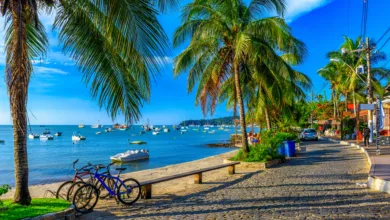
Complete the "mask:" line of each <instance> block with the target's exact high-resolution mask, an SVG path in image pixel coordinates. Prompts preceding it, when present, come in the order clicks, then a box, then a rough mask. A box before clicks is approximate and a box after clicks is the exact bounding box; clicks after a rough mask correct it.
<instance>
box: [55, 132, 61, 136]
mask: <svg viewBox="0 0 390 220" xmlns="http://www.w3.org/2000/svg"><path fill="white" fill-rule="evenodd" d="M54 135H55V136H62V132H56V133H55V134H54Z"/></svg>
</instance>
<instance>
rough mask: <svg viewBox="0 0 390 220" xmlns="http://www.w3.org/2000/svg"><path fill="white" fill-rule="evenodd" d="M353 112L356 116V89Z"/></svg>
mask: <svg viewBox="0 0 390 220" xmlns="http://www.w3.org/2000/svg"><path fill="white" fill-rule="evenodd" d="M353 114H354V115H355V117H356V95H355V91H353Z"/></svg>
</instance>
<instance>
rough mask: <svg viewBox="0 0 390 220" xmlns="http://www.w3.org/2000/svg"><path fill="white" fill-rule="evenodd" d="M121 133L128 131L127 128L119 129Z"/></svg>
mask: <svg viewBox="0 0 390 220" xmlns="http://www.w3.org/2000/svg"><path fill="white" fill-rule="evenodd" d="M119 130H120V131H127V128H119Z"/></svg>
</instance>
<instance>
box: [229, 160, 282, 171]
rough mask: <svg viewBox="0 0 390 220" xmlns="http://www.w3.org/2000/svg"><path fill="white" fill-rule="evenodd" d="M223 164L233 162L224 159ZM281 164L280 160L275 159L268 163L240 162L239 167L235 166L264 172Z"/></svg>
mask: <svg viewBox="0 0 390 220" xmlns="http://www.w3.org/2000/svg"><path fill="white" fill-rule="evenodd" d="M223 162H224V163H231V162H234V161H232V160H228V159H225V160H224V161H223ZM280 163H282V161H281V160H280V159H276V160H271V161H268V162H241V161H240V164H239V165H236V166H238V167H240V168H242V169H245V168H246V169H260V170H265V169H268V168H270V167H273V166H275V165H277V164H280Z"/></svg>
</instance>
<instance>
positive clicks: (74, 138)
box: [72, 132, 86, 141]
mask: <svg viewBox="0 0 390 220" xmlns="http://www.w3.org/2000/svg"><path fill="white" fill-rule="evenodd" d="M85 139H86V138H85V137H84V136H82V135H81V134H80V132H79V133H77V134H75V133H73V135H72V141H83V140H85Z"/></svg>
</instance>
